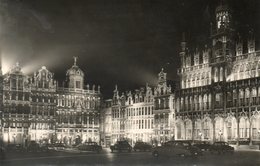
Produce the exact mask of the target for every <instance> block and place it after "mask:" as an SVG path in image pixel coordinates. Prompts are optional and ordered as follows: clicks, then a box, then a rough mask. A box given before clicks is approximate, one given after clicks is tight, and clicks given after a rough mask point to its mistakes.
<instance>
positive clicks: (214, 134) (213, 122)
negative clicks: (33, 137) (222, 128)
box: [212, 119, 216, 142]
mask: <svg viewBox="0 0 260 166" xmlns="http://www.w3.org/2000/svg"><path fill="white" fill-rule="evenodd" d="M215 124H216V121H215V119H212V127H213V142H215V141H216V131H215V130H216V129H215Z"/></svg>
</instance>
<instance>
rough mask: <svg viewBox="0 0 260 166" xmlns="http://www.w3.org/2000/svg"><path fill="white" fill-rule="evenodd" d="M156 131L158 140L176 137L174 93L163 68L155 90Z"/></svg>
mask: <svg viewBox="0 0 260 166" xmlns="http://www.w3.org/2000/svg"><path fill="white" fill-rule="evenodd" d="M154 106H155V107H154V114H155V115H154V133H155V138H156V140H158V142H165V141H169V140H171V139H174V136H175V130H174V129H175V125H174V124H175V113H174V95H173V93H172V89H171V86H168V85H167V74H166V73H164V71H163V69H162V71H161V72H160V73H159V74H158V85H157V87H156V88H155V90H154Z"/></svg>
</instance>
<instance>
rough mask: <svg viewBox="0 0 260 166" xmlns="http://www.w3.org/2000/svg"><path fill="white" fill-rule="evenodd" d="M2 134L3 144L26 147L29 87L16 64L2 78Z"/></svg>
mask: <svg viewBox="0 0 260 166" xmlns="http://www.w3.org/2000/svg"><path fill="white" fill-rule="evenodd" d="M3 79H4V80H3V111H2V132H3V141H4V142H5V143H14V144H15V143H19V144H22V145H26V144H27V142H28V140H29V134H28V133H29V128H30V96H31V86H30V82H29V79H28V76H26V75H24V73H22V71H21V67H20V66H19V64H18V63H17V64H16V65H15V66H14V67H13V68H12V69H11V71H9V72H8V73H7V74H5V75H4V76H3Z"/></svg>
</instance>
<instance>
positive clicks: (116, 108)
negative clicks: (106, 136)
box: [111, 86, 126, 144]
mask: <svg viewBox="0 0 260 166" xmlns="http://www.w3.org/2000/svg"><path fill="white" fill-rule="evenodd" d="M111 116H112V123H111V126H112V130H111V143H112V144H114V143H115V142H116V141H117V140H122V139H125V120H126V119H125V96H124V95H122V96H119V91H118V89H117V86H116V87H115V90H114V95H113V99H112V114H111Z"/></svg>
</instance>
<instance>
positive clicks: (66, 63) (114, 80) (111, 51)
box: [0, 0, 260, 98]
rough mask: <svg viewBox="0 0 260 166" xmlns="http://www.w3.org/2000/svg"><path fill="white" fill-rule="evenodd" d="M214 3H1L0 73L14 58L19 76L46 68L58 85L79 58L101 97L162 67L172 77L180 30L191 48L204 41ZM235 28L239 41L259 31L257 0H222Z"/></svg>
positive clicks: (199, 0) (172, 79)
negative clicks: (224, 0)
mask: <svg viewBox="0 0 260 166" xmlns="http://www.w3.org/2000/svg"><path fill="white" fill-rule="evenodd" d="M219 1H220V0H0V3H1V4H0V23H1V24H0V35H1V36H0V37H1V38H0V42H1V50H2V64H3V70H4V71H6V69H7V68H9V67H10V66H11V65H13V64H15V62H17V61H19V62H20V64H21V66H22V67H23V71H24V72H25V73H32V72H34V71H36V70H37V69H39V68H40V67H41V66H43V65H45V66H47V68H48V69H49V70H50V71H51V72H54V73H55V78H56V79H57V80H59V81H60V82H61V81H62V80H65V73H66V70H67V69H69V68H70V67H71V66H72V64H73V58H72V57H73V56H77V57H79V62H78V65H79V66H80V68H81V69H82V70H83V71H84V72H85V81H86V83H89V84H96V85H101V91H102V93H103V94H104V96H105V98H109V97H111V95H112V91H113V89H114V86H115V84H118V86H119V89H120V90H121V91H125V90H133V89H135V88H139V87H140V86H144V85H145V83H146V82H148V83H149V84H151V85H155V84H156V81H157V74H158V73H159V72H160V70H161V68H162V67H163V68H164V69H165V71H166V72H167V73H168V79H169V80H170V82H172V83H174V82H176V81H177V74H176V73H177V71H176V69H177V68H178V67H179V49H180V48H179V46H180V44H179V43H180V41H181V34H182V32H186V34H187V35H186V36H187V38H188V42H189V43H190V45H191V47H192V48H195V47H201V46H204V44H205V43H206V42H207V41H208V39H209V38H208V37H209V30H210V22H213V23H214V11H215V7H216V5H217V4H218V3H219ZM229 5H230V7H231V8H232V10H233V19H234V26H235V28H236V29H238V31H240V33H241V34H242V36H243V37H244V38H246V32H247V31H248V29H251V28H252V29H254V30H255V33H256V39H257V41H258V39H259V36H260V35H259V34H260V28H259V27H260V10H259V9H260V2H259V0H229Z"/></svg>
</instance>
